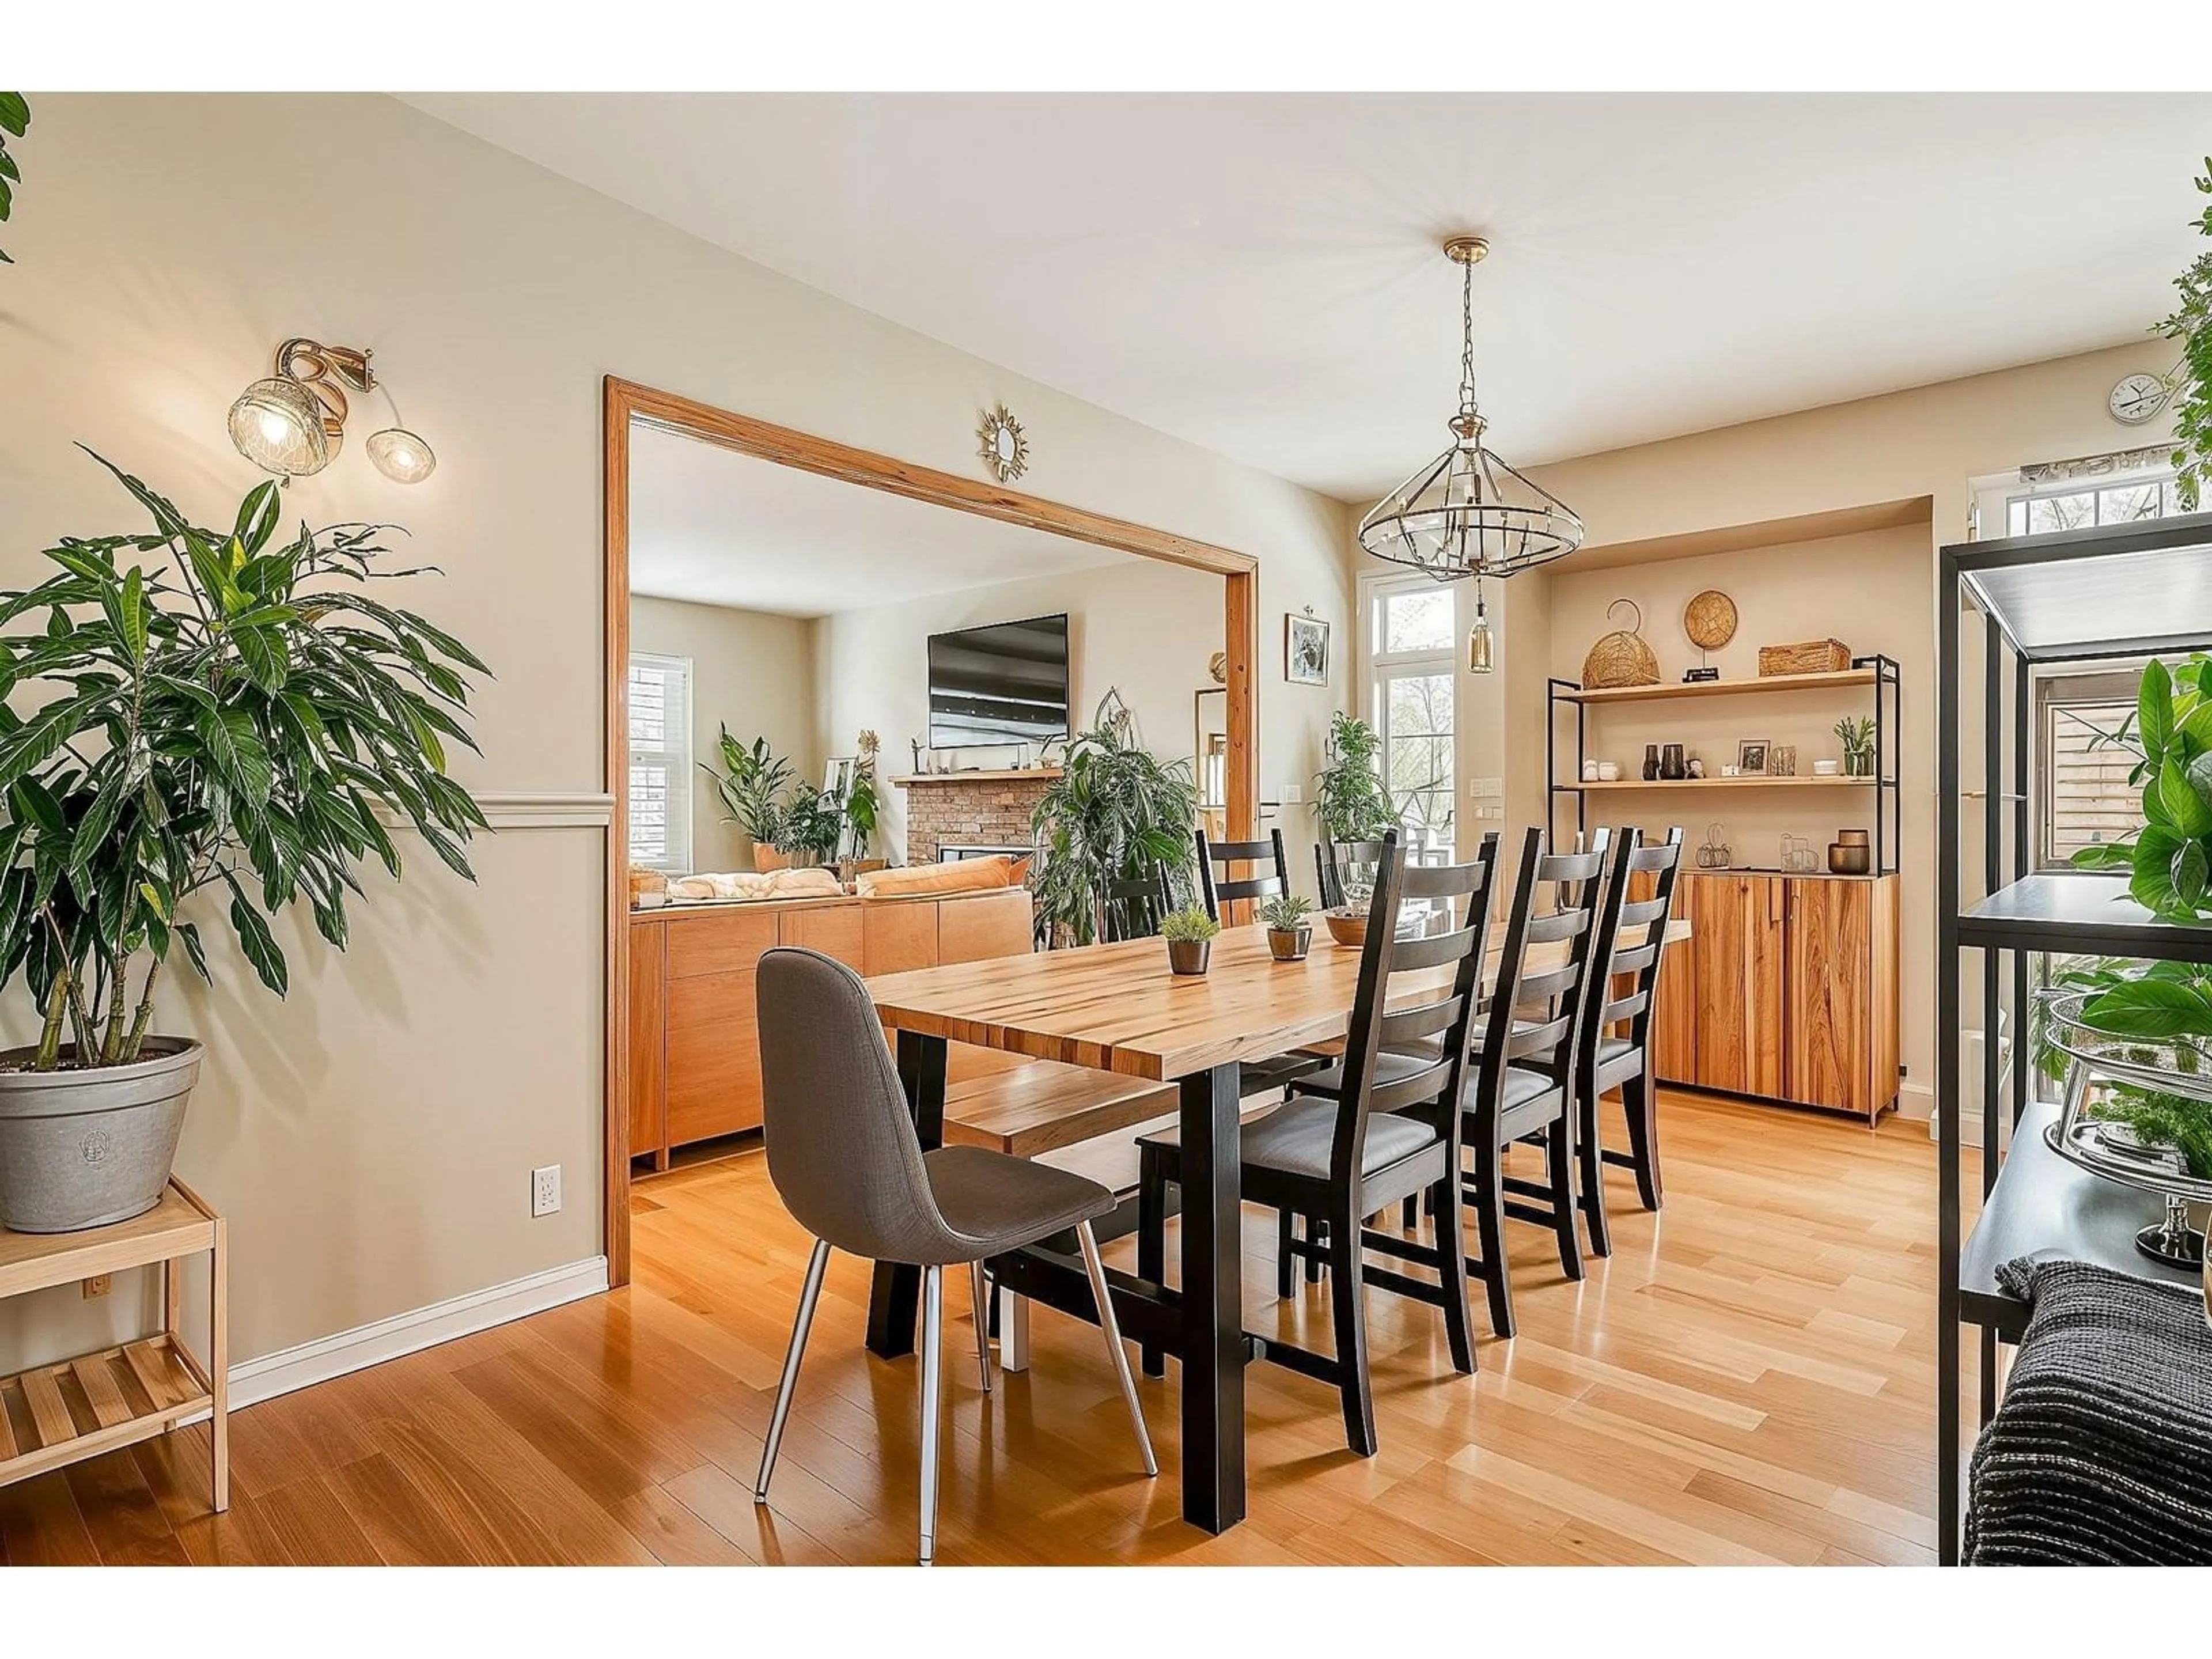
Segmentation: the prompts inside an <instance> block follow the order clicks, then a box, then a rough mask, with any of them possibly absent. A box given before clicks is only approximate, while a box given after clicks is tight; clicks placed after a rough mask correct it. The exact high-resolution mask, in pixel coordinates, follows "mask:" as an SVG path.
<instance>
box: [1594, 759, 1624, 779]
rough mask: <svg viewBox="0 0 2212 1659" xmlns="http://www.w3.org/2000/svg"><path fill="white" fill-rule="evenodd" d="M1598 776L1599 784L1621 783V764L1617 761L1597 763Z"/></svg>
mask: <svg viewBox="0 0 2212 1659" xmlns="http://www.w3.org/2000/svg"><path fill="white" fill-rule="evenodd" d="M1597 775H1598V781H1599V782H1601V783H1618V782H1620V763H1619V762H1617V761H1600V762H1599V763H1597Z"/></svg>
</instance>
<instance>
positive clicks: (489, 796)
mask: <svg viewBox="0 0 2212 1659" xmlns="http://www.w3.org/2000/svg"><path fill="white" fill-rule="evenodd" d="M477 805H479V806H481V807H483V813H484V817H487V818H489V819H490V820H491V827H492V828H493V829H608V828H610V827H611V825H612V824H613V823H614V821H615V798H614V797H613V796H612V795H611V794H608V793H606V792H605V791H604V790H597V789H568V790H545V789H488V790H485V791H484V792H483V793H481V794H478V795H477ZM376 817H377V822H379V823H381V824H383V825H384V827H385V828H386V829H411V828H413V827H414V826H413V825H412V824H411V823H410V822H409V821H408V817H407V815H406V814H405V813H404V812H397V811H392V809H391V808H390V807H387V806H384V805H379V806H378V807H377V808H376Z"/></svg>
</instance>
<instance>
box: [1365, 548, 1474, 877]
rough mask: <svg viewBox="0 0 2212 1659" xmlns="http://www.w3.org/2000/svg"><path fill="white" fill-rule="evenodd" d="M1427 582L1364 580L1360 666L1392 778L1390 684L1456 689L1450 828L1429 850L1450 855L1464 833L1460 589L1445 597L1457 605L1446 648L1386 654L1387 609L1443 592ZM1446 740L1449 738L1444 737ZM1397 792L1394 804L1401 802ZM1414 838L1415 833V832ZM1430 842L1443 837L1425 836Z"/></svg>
mask: <svg viewBox="0 0 2212 1659" xmlns="http://www.w3.org/2000/svg"><path fill="white" fill-rule="evenodd" d="M1359 586H1360V593H1359V600H1360V635H1359V646H1360V665H1361V668H1362V671H1363V678H1364V684H1365V688H1366V701H1367V718H1368V720H1369V721H1370V723H1371V724H1372V725H1373V726H1374V727H1375V730H1376V734H1377V735H1378V736H1379V737H1380V738H1382V739H1383V755H1382V762H1383V778H1384V779H1385V780H1386V781H1387V780H1388V779H1389V775H1390V712H1389V711H1390V697H1389V690H1390V683H1391V682H1392V681H1393V680H1398V679H1416V678H1428V677H1429V676H1431V675H1436V674H1441V675H1443V676H1444V677H1445V678H1447V679H1448V680H1449V682H1450V684H1451V688H1452V711H1451V727H1452V729H1451V731H1450V732H1449V739H1450V741H1449V744H1448V746H1447V753H1448V755H1449V759H1450V766H1449V777H1448V778H1447V780H1446V783H1445V787H1444V788H1443V790H1442V791H1441V792H1438V793H1442V794H1443V797H1444V799H1445V803H1446V805H1447V806H1448V807H1449V813H1450V818H1449V829H1446V830H1444V831H1443V832H1442V836H1443V839H1442V841H1441V842H1440V843H1439V844H1438V845H1437V847H1435V848H1424V850H1430V851H1442V852H1444V853H1449V852H1450V851H1451V850H1452V842H1453V839H1454V838H1455V837H1456V836H1457V835H1458V833H1459V828H1460V826H1459V739H1460V731H1459V599H1458V594H1457V592H1456V590H1455V589H1453V588H1450V587H1444V589H1443V592H1444V595H1445V597H1446V598H1447V599H1449V600H1450V601H1451V613H1452V625H1451V629H1450V630H1449V633H1448V634H1447V635H1446V636H1445V641H1444V643H1443V645H1442V646H1440V647H1435V648H1433V649H1431V650H1425V651H1385V650H1384V649H1383V609H1384V606H1385V605H1386V604H1387V602H1388V600H1389V598H1390V597H1391V596H1392V595H1394V594H1398V593H1414V592H1427V591H1430V590H1432V589H1435V588H1437V587H1439V586H1442V584H1439V583H1437V581H1435V580H1433V579H1432V578H1431V577H1427V576H1420V575H1414V576H1369V577H1363V578H1362V579H1361V580H1360V584H1359ZM1438 735H1443V734H1438ZM1392 793H1393V798H1394V799H1395V793H1396V792H1395V791H1393V792H1392ZM1412 833H1413V831H1412V830H1411V829H1410V828H1409V829H1408V830H1407V834H1408V836H1411V835H1412ZM1422 833H1423V834H1424V835H1425V836H1428V835H1435V834H1437V833H1438V832H1436V831H1433V830H1424V831H1423V832H1422Z"/></svg>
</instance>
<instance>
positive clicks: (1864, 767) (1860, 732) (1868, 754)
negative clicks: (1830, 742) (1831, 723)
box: [1835, 714, 1874, 778]
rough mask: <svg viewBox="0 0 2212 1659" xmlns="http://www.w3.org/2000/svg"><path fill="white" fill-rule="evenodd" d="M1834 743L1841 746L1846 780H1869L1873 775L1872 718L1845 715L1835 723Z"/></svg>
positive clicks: (1861, 715)
mask: <svg viewBox="0 0 2212 1659" xmlns="http://www.w3.org/2000/svg"><path fill="white" fill-rule="evenodd" d="M1835 731H1836V741H1837V742H1838V743H1839V744H1842V745H1843V750H1844V776H1845V777H1847V778H1870V777H1872V776H1873V775H1874V716H1873V715H1871V714H1860V715H1857V716H1856V717H1854V716H1852V715H1850V714H1846V715H1844V717H1843V719H1841V720H1838V721H1837V722H1836V726H1835Z"/></svg>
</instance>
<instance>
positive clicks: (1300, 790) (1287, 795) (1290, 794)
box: [1283, 783, 1306, 806]
mask: <svg viewBox="0 0 2212 1659" xmlns="http://www.w3.org/2000/svg"><path fill="white" fill-rule="evenodd" d="M1305 798H1306V792H1305V790H1304V787H1302V786H1300V785H1298V784H1295V783H1286V784H1285V785H1284V786H1283V805H1285V806H1296V805H1298V803H1299V802H1301V801H1303V800H1304V799H1305Z"/></svg>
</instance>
